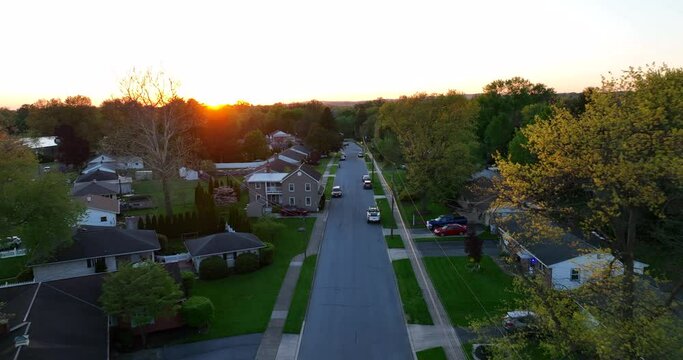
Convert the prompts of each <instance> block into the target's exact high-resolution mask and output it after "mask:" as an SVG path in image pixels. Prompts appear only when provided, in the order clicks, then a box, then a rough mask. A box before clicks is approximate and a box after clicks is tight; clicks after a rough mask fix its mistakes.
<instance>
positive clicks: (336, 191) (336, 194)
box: [332, 186, 342, 198]
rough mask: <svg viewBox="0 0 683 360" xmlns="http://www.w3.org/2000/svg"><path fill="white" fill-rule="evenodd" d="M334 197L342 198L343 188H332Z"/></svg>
mask: <svg viewBox="0 0 683 360" xmlns="http://www.w3.org/2000/svg"><path fill="white" fill-rule="evenodd" d="M332 197H333V198H335V197H342V189H341V186H333V187H332Z"/></svg>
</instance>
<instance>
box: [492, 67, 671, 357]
mask: <svg viewBox="0 0 683 360" xmlns="http://www.w3.org/2000/svg"><path fill="white" fill-rule="evenodd" d="M681 99H683V69H670V68H667V67H661V68H654V67H651V68H647V69H645V70H642V69H630V70H629V71H627V72H625V74H624V75H623V76H622V77H620V78H610V79H605V80H603V84H602V87H601V88H600V89H599V90H596V91H594V92H593V93H592V94H591V97H590V101H589V102H588V105H587V108H586V111H585V112H584V113H583V114H582V115H581V116H580V117H579V118H575V117H573V116H572V115H571V113H569V111H567V110H566V109H562V108H555V110H554V114H553V116H552V117H551V118H550V119H549V120H546V121H537V122H536V123H534V124H531V125H529V126H527V127H526V128H524V129H523V130H522V133H523V134H524V135H525V136H526V138H527V139H528V144H527V148H528V150H529V151H530V152H531V153H532V154H533V155H534V156H535V158H536V159H537V161H536V162H534V163H529V164H519V163H514V162H512V161H510V160H509V159H506V158H502V157H499V158H498V159H497V161H498V164H499V167H500V170H501V174H502V181H501V183H500V189H499V190H500V199H501V201H506V202H509V203H513V204H518V205H519V206H520V207H523V206H524V204H529V203H531V204H535V205H536V206H534V209H535V210H534V211H539V212H542V213H544V214H545V215H546V216H549V217H552V218H557V219H562V220H567V219H570V220H573V222H575V223H580V224H582V225H583V227H584V229H586V230H596V229H597V230H600V231H602V232H603V233H604V234H605V237H604V241H603V242H604V243H603V244H602V245H603V246H605V247H606V248H608V249H609V251H611V254H612V255H613V256H614V258H615V259H617V260H618V261H619V263H620V264H621V265H620V266H621V269H622V270H623V275H621V276H615V277H611V276H610V275H612V272H611V271H608V272H605V273H604V274H603V275H604V276H603V277H602V278H601V279H600V281H596V282H594V283H593V285H591V286H589V287H582V289H584V288H585V289H586V290H585V291H589V290H590V291H591V294H590V296H588V295H586V297H590V298H592V300H593V301H587V302H584V304H592V305H593V306H590V309H589V313H590V314H591V315H592V316H593V317H595V318H596V319H597V321H598V322H599V323H600V328H599V329H598V330H599V331H597V330H596V331H593V332H592V335H593V336H592V337H586V336H585V334H581V333H578V332H573V331H571V330H572V329H571V328H568V327H562V323H561V320H553V324H554V326H556V327H557V328H562V329H563V331H562V337H563V338H564V340H562V341H565V342H566V341H567V339H569V340H571V343H570V344H569V345H570V346H569V347H567V346H566V343H565V346H564V347H563V349H564V350H565V352H566V351H571V350H572V347H577V346H580V347H582V348H584V349H585V348H588V349H589V350H588V351H589V352H591V353H594V354H596V356H598V357H600V358H619V359H638V358H664V357H667V356H668V355H667V356H664V357H662V356H663V354H665V353H663V352H662V351H667V350H672V349H671V348H670V347H667V346H670V345H671V344H670V343H669V340H670V339H665V337H664V336H662V333H666V332H667V331H669V330H670V328H671V326H674V328H675V327H676V326H680V322H679V323H678V325H676V324H675V323H674V324H672V323H671V321H670V320H671V319H674V318H676V317H675V315H673V314H672V312H671V308H672V306H674V305H675V302H671V301H667V300H666V297H664V296H662V295H661V293H658V292H657V291H651V290H650V289H651V285H649V284H647V283H646V282H642V281H640V279H639V278H638V277H637V276H636V274H635V271H634V260H635V251H636V247H637V246H638V243H639V235H638V227H639V223H640V221H641V219H642V217H643V215H644V214H646V213H652V214H656V215H657V216H659V217H663V216H665V214H666V213H667V207H669V206H671V205H672V204H677V203H678V202H677V201H676V199H677V198H679V197H680V194H681V193H683V192H682V191H681V189H682V186H683V146H681V144H683V126H682V125H683V102H682V101H681ZM532 231H533V229H532ZM677 241H678V243H679V244H680V243H681V242H682V241H683V240H682V239H681V238H680V236H679V237H678V240H677ZM679 289H680V288H679ZM673 295H675V294H671V296H673ZM671 296H669V299H671ZM595 299H608V300H609V301H604V302H603V301H598V302H596V301H595ZM541 305H544V304H543V303H541ZM543 307H544V308H546V309H551V308H552V306H550V305H547V306H543ZM551 318H553V317H551ZM554 318H557V316H554ZM582 329H583V330H585V327H584V328H582ZM678 333H679V334H680V333H681V332H680V327H679V328H678ZM553 339H556V340H557V339H558V337H555V338H553ZM556 344H557V343H556ZM558 346H559V345H558ZM676 346H680V343H678V345H676ZM678 351H679V352H680V347H678Z"/></svg>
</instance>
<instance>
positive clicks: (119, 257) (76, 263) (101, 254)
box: [30, 226, 161, 281]
mask: <svg viewBox="0 0 683 360" xmlns="http://www.w3.org/2000/svg"><path fill="white" fill-rule="evenodd" d="M160 249H161V246H160V245H159V240H158V239H157V234H156V232H155V231H153V230H129V229H120V228H116V227H95V226H81V227H79V228H77V229H76V230H75V233H74V235H73V243H72V244H71V245H70V246H69V247H67V248H64V249H61V250H60V251H58V252H57V253H56V254H55V255H54V256H53V257H52V258H51V259H50V260H48V261H45V262H43V263H39V264H32V265H30V266H31V267H32V268H33V277H34V280H35V281H51V280H59V279H68V278H73V277H79V276H85V275H91V274H95V273H96V272H113V271H116V270H117V269H118V266H119V265H120V264H121V263H122V262H138V261H142V260H154V252H155V251H157V250H160Z"/></svg>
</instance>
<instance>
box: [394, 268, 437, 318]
mask: <svg viewBox="0 0 683 360" xmlns="http://www.w3.org/2000/svg"><path fill="white" fill-rule="evenodd" d="M391 264H392V265H393V266H394V273H395V274H396V280H397V281H398V291H399V293H401V301H402V302H403V311H404V312H405V314H406V321H407V322H408V324H422V325H432V324H433V322H432V317H431V316H430V315H429V310H428V309H427V303H425V300H424V298H423V297H422V290H421V289H420V285H419V284H418V283H417V279H416V278H415V273H413V267H412V266H411V265H410V260H408V259H401V260H395V261H392V262H391Z"/></svg>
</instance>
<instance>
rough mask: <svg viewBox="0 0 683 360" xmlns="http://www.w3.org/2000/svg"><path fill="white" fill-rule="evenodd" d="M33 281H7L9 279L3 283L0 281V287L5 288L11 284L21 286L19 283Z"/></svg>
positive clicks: (25, 283) (23, 283)
mask: <svg viewBox="0 0 683 360" xmlns="http://www.w3.org/2000/svg"><path fill="white" fill-rule="evenodd" d="M34 283H35V281H34V280H31V281H24V282H9V281H3V283H0V289H1V288H6V287H12V286H21V285H27V284H34Z"/></svg>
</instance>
